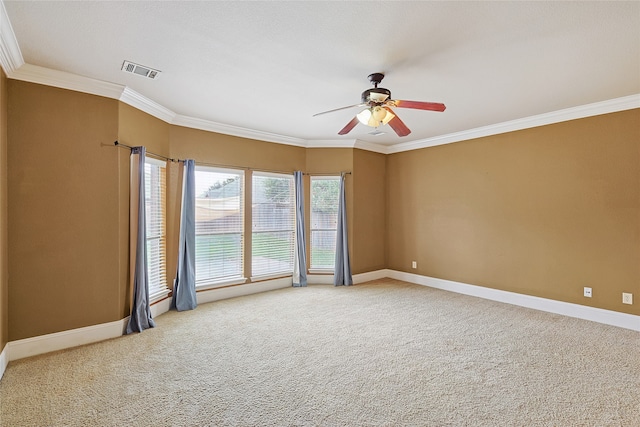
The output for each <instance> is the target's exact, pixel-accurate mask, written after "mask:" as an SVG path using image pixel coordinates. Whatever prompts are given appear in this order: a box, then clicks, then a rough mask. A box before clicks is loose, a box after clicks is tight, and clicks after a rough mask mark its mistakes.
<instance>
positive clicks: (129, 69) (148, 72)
mask: <svg viewBox="0 0 640 427" xmlns="http://www.w3.org/2000/svg"><path fill="white" fill-rule="evenodd" d="M122 71H124V72H125V73H132V74H137V75H139V76H142V77H147V78H149V79H157V78H158V75H159V74H160V71H159V70H154V69H153V68H149V67H145V66H144V65H140V64H135V63H133V62H130V61H124V62H123V63H122Z"/></svg>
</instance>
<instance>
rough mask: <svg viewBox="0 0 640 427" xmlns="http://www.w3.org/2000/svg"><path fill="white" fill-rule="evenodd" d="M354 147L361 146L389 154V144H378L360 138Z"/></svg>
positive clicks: (368, 149)
mask: <svg viewBox="0 0 640 427" xmlns="http://www.w3.org/2000/svg"><path fill="white" fill-rule="evenodd" d="M353 148H359V149H361V150H367V151H373V152H376V153H381V154H389V147H388V146H386V145H381V144H376V143H373V142H367V141H360V140H359V139H357V140H356V143H355V145H354V146H353Z"/></svg>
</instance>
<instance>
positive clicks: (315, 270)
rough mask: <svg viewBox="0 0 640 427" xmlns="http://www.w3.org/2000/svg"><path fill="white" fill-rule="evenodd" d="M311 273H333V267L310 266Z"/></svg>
mask: <svg viewBox="0 0 640 427" xmlns="http://www.w3.org/2000/svg"><path fill="white" fill-rule="evenodd" d="M309 274H333V268H310V269H309Z"/></svg>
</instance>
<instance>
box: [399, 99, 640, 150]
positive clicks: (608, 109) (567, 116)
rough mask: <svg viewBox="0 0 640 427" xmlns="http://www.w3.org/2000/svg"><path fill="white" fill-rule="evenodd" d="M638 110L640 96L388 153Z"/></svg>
mask: <svg viewBox="0 0 640 427" xmlns="http://www.w3.org/2000/svg"><path fill="white" fill-rule="evenodd" d="M635 108H640V94H635V95H629V96H624V97H621V98H615V99H610V100H607V101H602V102H595V103H592V104H587V105H581V106H578V107H572V108H566V109H564V110H558V111H552V112H550V113H545V114H539V115H537V116H531V117H525V118H522V119H516V120H510V121H508V122H502V123H497V124H494V125H489V126H483V127H479V128H475V129H469V130H466V131H462V132H455V133H450V134H446V135H440V136H436V137H433V138H427V139H421V140H417V141H411V142H405V143H402V144H397V145H393V146H391V147H389V150H388V152H387V153H388V154H391V153H400V152H403V151H411V150H419V149H421V148H427V147H434V146H436V145H444V144H451V143H453V142H460V141H467V140H470V139H474V138H481V137H485V136H491V135H498V134H501V133H507V132H514V131H517V130H522V129H529V128H534V127H538V126H545V125H550V124H554V123H560V122H566V121H569V120H575V119H582V118H585V117H592V116H598V115H601V114H608V113H615V112H617V111H624V110H632V109H635Z"/></svg>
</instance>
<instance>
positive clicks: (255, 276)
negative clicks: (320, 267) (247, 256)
mask: <svg viewBox="0 0 640 427" xmlns="http://www.w3.org/2000/svg"><path fill="white" fill-rule="evenodd" d="M256 177H265V178H269V177H271V178H277V179H286V180H287V181H289V183H290V193H289V204H290V208H289V211H290V217H289V218H290V222H291V225H290V227H289V228H281V229H270V230H263V231H255V226H256V223H255V220H256V216H255V215H256V206H257V205H258V203H256V201H255V197H256V194H257V191H256V186H255V178H256ZM251 199H252V200H251V206H252V211H251V281H252V282H258V281H263V280H269V279H275V278H280V277H288V276H293V269H294V268H293V262H294V251H295V244H296V241H295V239H296V237H295V235H296V202H295V182H294V179H293V174H286V173H276V172H263V171H252V176H251ZM267 233H291V245H290V250H289V253H288V254H287V255H288V257H289V259H290V264H291V268H290V269H288V268H287V269H286V270H281V271H266V272H265V271H257V272H256V263H255V262H254V260H255V257H256V255H255V250H256V247H257V245H256V238H255V237H256V236H255V235H256V234H267Z"/></svg>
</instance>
